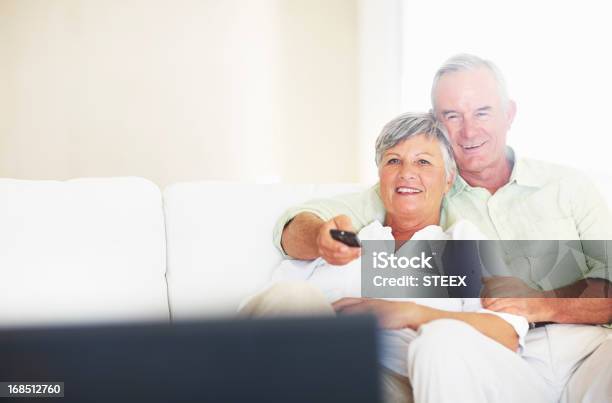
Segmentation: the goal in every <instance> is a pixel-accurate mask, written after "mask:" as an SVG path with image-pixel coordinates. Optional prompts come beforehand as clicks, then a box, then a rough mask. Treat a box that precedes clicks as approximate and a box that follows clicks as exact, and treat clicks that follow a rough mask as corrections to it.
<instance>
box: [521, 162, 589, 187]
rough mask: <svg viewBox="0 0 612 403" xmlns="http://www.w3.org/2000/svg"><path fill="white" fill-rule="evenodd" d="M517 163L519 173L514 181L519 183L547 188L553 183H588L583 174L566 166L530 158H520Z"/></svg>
mask: <svg viewBox="0 0 612 403" xmlns="http://www.w3.org/2000/svg"><path fill="white" fill-rule="evenodd" d="M517 163H518V166H517V168H518V169H519V172H517V178H516V180H517V182H519V183H520V182H523V183H525V184H530V185H532V186H547V185H550V184H555V183H569V184H573V183H584V182H585V181H589V179H588V178H587V176H586V175H585V174H584V173H583V172H581V171H580V170H578V169H576V168H573V167H569V166H567V165H562V164H556V163H553V162H548V161H542V160H537V159H531V158H521V159H520V160H518V161H517Z"/></svg>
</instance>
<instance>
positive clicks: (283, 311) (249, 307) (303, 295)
mask: <svg viewBox="0 0 612 403" xmlns="http://www.w3.org/2000/svg"><path fill="white" fill-rule="evenodd" d="M240 314H241V315H242V316H253V317H258V316H298V315H299V316H305V315H333V314H334V310H333V308H332V307H331V305H330V304H329V303H328V302H327V300H326V299H325V295H324V294H323V293H322V292H321V291H320V290H319V289H317V288H315V287H314V286H312V285H310V284H308V283H307V282H298V281H295V282H279V283H276V284H274V285H272V286H271V287H269V288H268V289H266V290H265V291H263V292H261V293H259V294H257V295H255V296H254V297H253V298H251V299H250V300H249V302H247V303H246V304H245V306H244V307H243V308H242V309H241V311H240Z"/></svg>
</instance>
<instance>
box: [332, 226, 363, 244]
mask: <svg viewBox="0 0 612 403" xmlns="http://www.w3.org/2000/svg"><path fill="white" fill-rule="evenodd" d="M329 233H330V235H331V237H332V238H334V239H335V240H336V241H340V242H342V243H343V244H345V245H346V246H350V247H351V248H360V247H361V242H359V238H358V237H357V234H355V233H354V232H350V231H342V230H339V229H330V230H329Z"/></svg>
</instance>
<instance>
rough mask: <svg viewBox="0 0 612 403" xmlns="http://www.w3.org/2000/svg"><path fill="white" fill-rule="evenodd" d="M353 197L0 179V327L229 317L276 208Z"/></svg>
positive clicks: (319, 191) (307, 189) (271, 257)
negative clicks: (320, 199)
mask: <svg viewBox="0 0 612 403" xmlns="http://www.w3.org/2000/svg"><path fill="white" fill-rule="evenodd" d="M596 182H597V183H599V185H600V189H601V190H602V192H603V193H604V194H605V196H606V197H607V199H608V202H609V203H610V202H611V201H612V179H611V178H609V177H605V176H601V177H598V178H596ZM363 188H365V186H364V185H354V184H353V185H351V184H339V185H253V184H239V183H227V182H197V183H182V184H175V185H171V186H169V187H168V188H166V189H165V190H164V192H163V194H162V192H161V191H160V189H159V188H158V187H157V186H156V185H155V184H153V183H152V182H150V181H148V180H146V179H142V178H113V179H76V180H70V181H66V182H56V181H24V180H12V179H0V327H14V326H29V325H49V324H52V325H59V324H74V323H99V322H118V321H149V320H162V321H169V320H181V319H193V318H199V317H210V316H218V315H231V314H233V313H234V312H235V310H236V308H237V306H238V304H239V303H240V301H241V300H242V299H243V298H244V297H245V296H247V295H250V294H251V293H253V292H254V291H256V290H257V289H258V288H259V287H261V286H262V285H263V284H265V282H266V281H267V279H268V277H269V275H270V272H271V270H272V269H273V268H274V266H275V265H276V264H277V263H278V261H279V260H280V259H281V256H280V254H279V253H278V251H277V250H276V249H275V248H274V246H273V244H272V228H273V225H274V223H275V221H276V219H277V218H278V217H279V216H280V214H281V213H282V212H283V210H284V209H286V208H287V207H289V206H290V205H293V204H296V203H298V202H300V201H304V200H307V199H310V198H313V197H325V196H331V195H334V194H339V193H345V192H350V191H358V190H360V189H363Z"/></svg>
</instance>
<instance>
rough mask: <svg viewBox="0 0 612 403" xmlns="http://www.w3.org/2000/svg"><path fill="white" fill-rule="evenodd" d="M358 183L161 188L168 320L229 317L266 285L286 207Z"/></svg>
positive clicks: (343, 190)
mask: <svg viewBox="0 0 612 403" xmlns="http://www.w3.org/2000/svg"><path fill="white" fill-rule="evenodd" d="M363 188H364V186H361V185H350V184H344V185H255V184H239V183H228V182H224V183H215V182H200V183H182V184H175V185H172V186H170V187H168V188H167V189H166V190H165V191H164V209H165V214H166V231H167V247H168V250H167V251H168V273H167V279H168V292H169V298H170V308H171V312H172V318H173V319H174V320H176V319H187V318H193V317H198V316H207V315H222V314H233V313H235V311H236V308H237V307H238V305H239V303H240V302H241V300H242V299H243V298H245V297H247V296H248V295H251V294H252V293H254V292H256V291H257V290H258V289H260V288H261V287H262V286H263V285H265V283H266V282H267V281H268V279H269V277H270V274H271V271H272V269H273V268H274V267H275V266H276V265H277V264H278V263H279V262H280V260H281V254H280V253H279V252H278V251H277V250H276V248H275V247H274V245H273V243H272V230H273V227H274V224H275V222H276V220H277V219H278V218H279V217H280V215H281V214H282V213H283V211H284V210H285V209H287V208H288V207H290V206H292V205H295V204H297V203H300V202H303V201H305V200H309V199H312V198H316V197H327V196H332V195H336V194H340V193H346V192H354V191H359V190H361V189H363Z"/></svg>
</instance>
